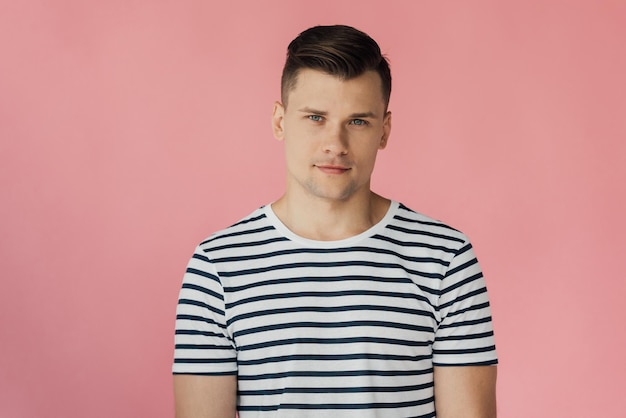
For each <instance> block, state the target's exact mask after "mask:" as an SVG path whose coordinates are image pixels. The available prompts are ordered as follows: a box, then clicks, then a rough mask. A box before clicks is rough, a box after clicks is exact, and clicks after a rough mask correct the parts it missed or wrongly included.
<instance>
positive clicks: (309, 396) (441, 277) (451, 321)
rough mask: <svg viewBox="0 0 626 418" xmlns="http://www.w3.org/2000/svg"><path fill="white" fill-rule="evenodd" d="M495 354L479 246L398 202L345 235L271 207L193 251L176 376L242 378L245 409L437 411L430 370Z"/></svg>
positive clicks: (247, 413) (266, 412)
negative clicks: (329, 237) (304, 226)
mask: <svg viewBox="0 0 626 418" xmlns="http://www.w3.org/2000/svg"><path fill="white" fill-rule="evenodd" d="M496 363H497V357H496V352H495V345H494V338H493V329H492V323H491V313H490V308H489V301H488V298H487V290H486V288H485V282H484V279H483V275H482V273H481V270H480V267H479V265H478V262H477V260H476V256H475V255H474V251H473V250H472V246H471V244H470V243H469V241H468V240H467V238H466V237H465V236H464V235H463V234H462V233H460V232H459V231H457V230H455V229H452V228H450V227H448V226H446V225H444V224H442V223H441V222H438V221H435V220H433V219H430V218H428V217H426V216H423V215H421V214H418V213H416V212H413V211H412V210H410V209H408V208H406V207H405V206H403V205H401V204H399V203H398V202H392V204H391V206H390V208H389V210H388V212H387V214H386V215H385V217H384V218H383V219H382V220H381V221H380V222H379V223H378V224H376V225H375V226H373V227H372V228H370V229H369V230H367V231H365V232H363V233H361V234H359V235H357V236H354V237H351V238H348V239H345V240H340V241H314V240H309V239H305V238H302V237H299V236H297V235H295V234H294V233H293V232H291V231H290V230H289V229H287V228H286V227H285V226H284V225H283V224H282V223H281V222H280V220H279V219H278V218H277V217H276V215H275V214H274V213H273V211H272V209H271V206H270V205H267V206H264V207H262V208H260V209H258V210H256V211H255V212H254V213H252V214H251V215H250V216H248V217H247V218H245V219H243V220H242V221H240V222H238V223H237V224H235V225H233V226H231V227H229V228H227V229H225V230H223V231H220V232H218V233H216V234H214V235H212V236H211V237H210V238H209V239H207V240H206V241H204V242H202V243H201V244H200V245H199V246H198V247H197V249H196V251H195V253H194V255H193V257H192V259H191V261H190V262H189V265H188V268H187V272H186V274H185V277H184V281H183V286H182V290H181V292H180V299H179V303H178V310H177V319H176V349H175V359H174V365H173V372H174V373H175V374H206V375H237V379H238V405H237V410H238V411H239V416H240V417H241V418H248V417H329V416H335V417H336V416H355V417H360V418H365V417H385V418H387V417H434V416H435V410H434V397H433V366H445V365H492V364H496Z"/></svg>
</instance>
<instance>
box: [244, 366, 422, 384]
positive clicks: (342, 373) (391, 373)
mask: <svg viewBox="0 0 626 418" xmlns="http://www.w3.org/2000/svg"><path fill="white" fill-rule="evenodd" d="M432 372H433V369H432V367H431V368H427V369H423V370H420V369H417V370H406V369H402V370H369V369H368V370H334V371H330V372H326V371H315V370H308V371H300V372H298V371H288V372H282V373H268V374H254V375H246V374H242V373H240V374H239V377H238V379H239V380H242V381H244V380H245V381H247V380H268V379H284V378H288V377H355V376H387V377H400V376H421V375H425V374H429V373H432Z"/></svg>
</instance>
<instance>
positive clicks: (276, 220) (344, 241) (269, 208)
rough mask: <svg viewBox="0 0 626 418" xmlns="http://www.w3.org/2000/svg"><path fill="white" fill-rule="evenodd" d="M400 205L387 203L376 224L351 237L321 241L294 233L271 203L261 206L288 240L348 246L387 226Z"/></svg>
mask: <svg viewBox="0 0 626 418" xmlns="http://www.w3.org/2000/svg"><path fill="white" fill-rule="evenodd" d="M399 206H400V204H399V202H397V201H395V200H392V201H391V203H390V204H389V208H388V209H387V212H386V213H385V216H383V217H382V219H381V220H380V221H378V222H377V223H376V224H374V225H372V226H371V227H370V228H368V229H366V230H365V231H363V232H361V233H360V234H357V235H354V236H352V237H348V238H344V239H340V240H332V241H321V240H315V239H310V238H304V237H302V236H300V235H298V234H296V233H294V232H293V231H292V230H291V229H289V228H287V226H286V225H285V224H284V223H283V222H282V221H281V220H280V219H279V218H278V216H276V213H275V212H274V210H273V209H272V203H270V204H268V205H265V207H264V208H263V209H264V210H263V211H264V212H265V215H266V216H267V218H268V220H269V221H270V223H272V225H273V226H274V227H275V228H276V229H277V230H278V232H280V233H281V234H282V235H283V236H285V237H286V238H288V239H289V240H290V241H293V242H297V243H299V244H302V245H304V246H306V247H317V248H335V247H349V246H353V245H355V244H356V243H358V242H359V241H362V240H363V239H366V238H369V237H371V236H373V235H375V234H376V233H377V232H378V231H379V230H380V229H383V228H385V227H386V226H387V224H388V223H389V221H390V220H391V219H392V218H393V216H394V215H395V213H396V212H397V210H398V207H399Z"/></svg>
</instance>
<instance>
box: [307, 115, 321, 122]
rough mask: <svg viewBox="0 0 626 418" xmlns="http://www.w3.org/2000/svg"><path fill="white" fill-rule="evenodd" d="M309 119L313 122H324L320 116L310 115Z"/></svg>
mask: <svg viewBox="0 0 626 418" xmlns="http://www.w3.org/2000/svg"><path fill="white" fill-rule="evenodd" d="M308 118H309V119H311V120H312V121H313V122H321V121H322V117H321V116H320V115H309V116H308Z"/></svg>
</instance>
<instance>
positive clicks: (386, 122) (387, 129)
mask: <svg viewBox="0 0 626 418" xmlns="http://www.w3.org/2000/svg"><path fill="white" fill-rule="evenodd" d="M390 133H391V112H387V113H386V114H385V118H384V119H383V136H382V137H381V138H380V144H379V145H378V149H385V147H386V146H387V141H388V140H389V134H390Z"/></svg>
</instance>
